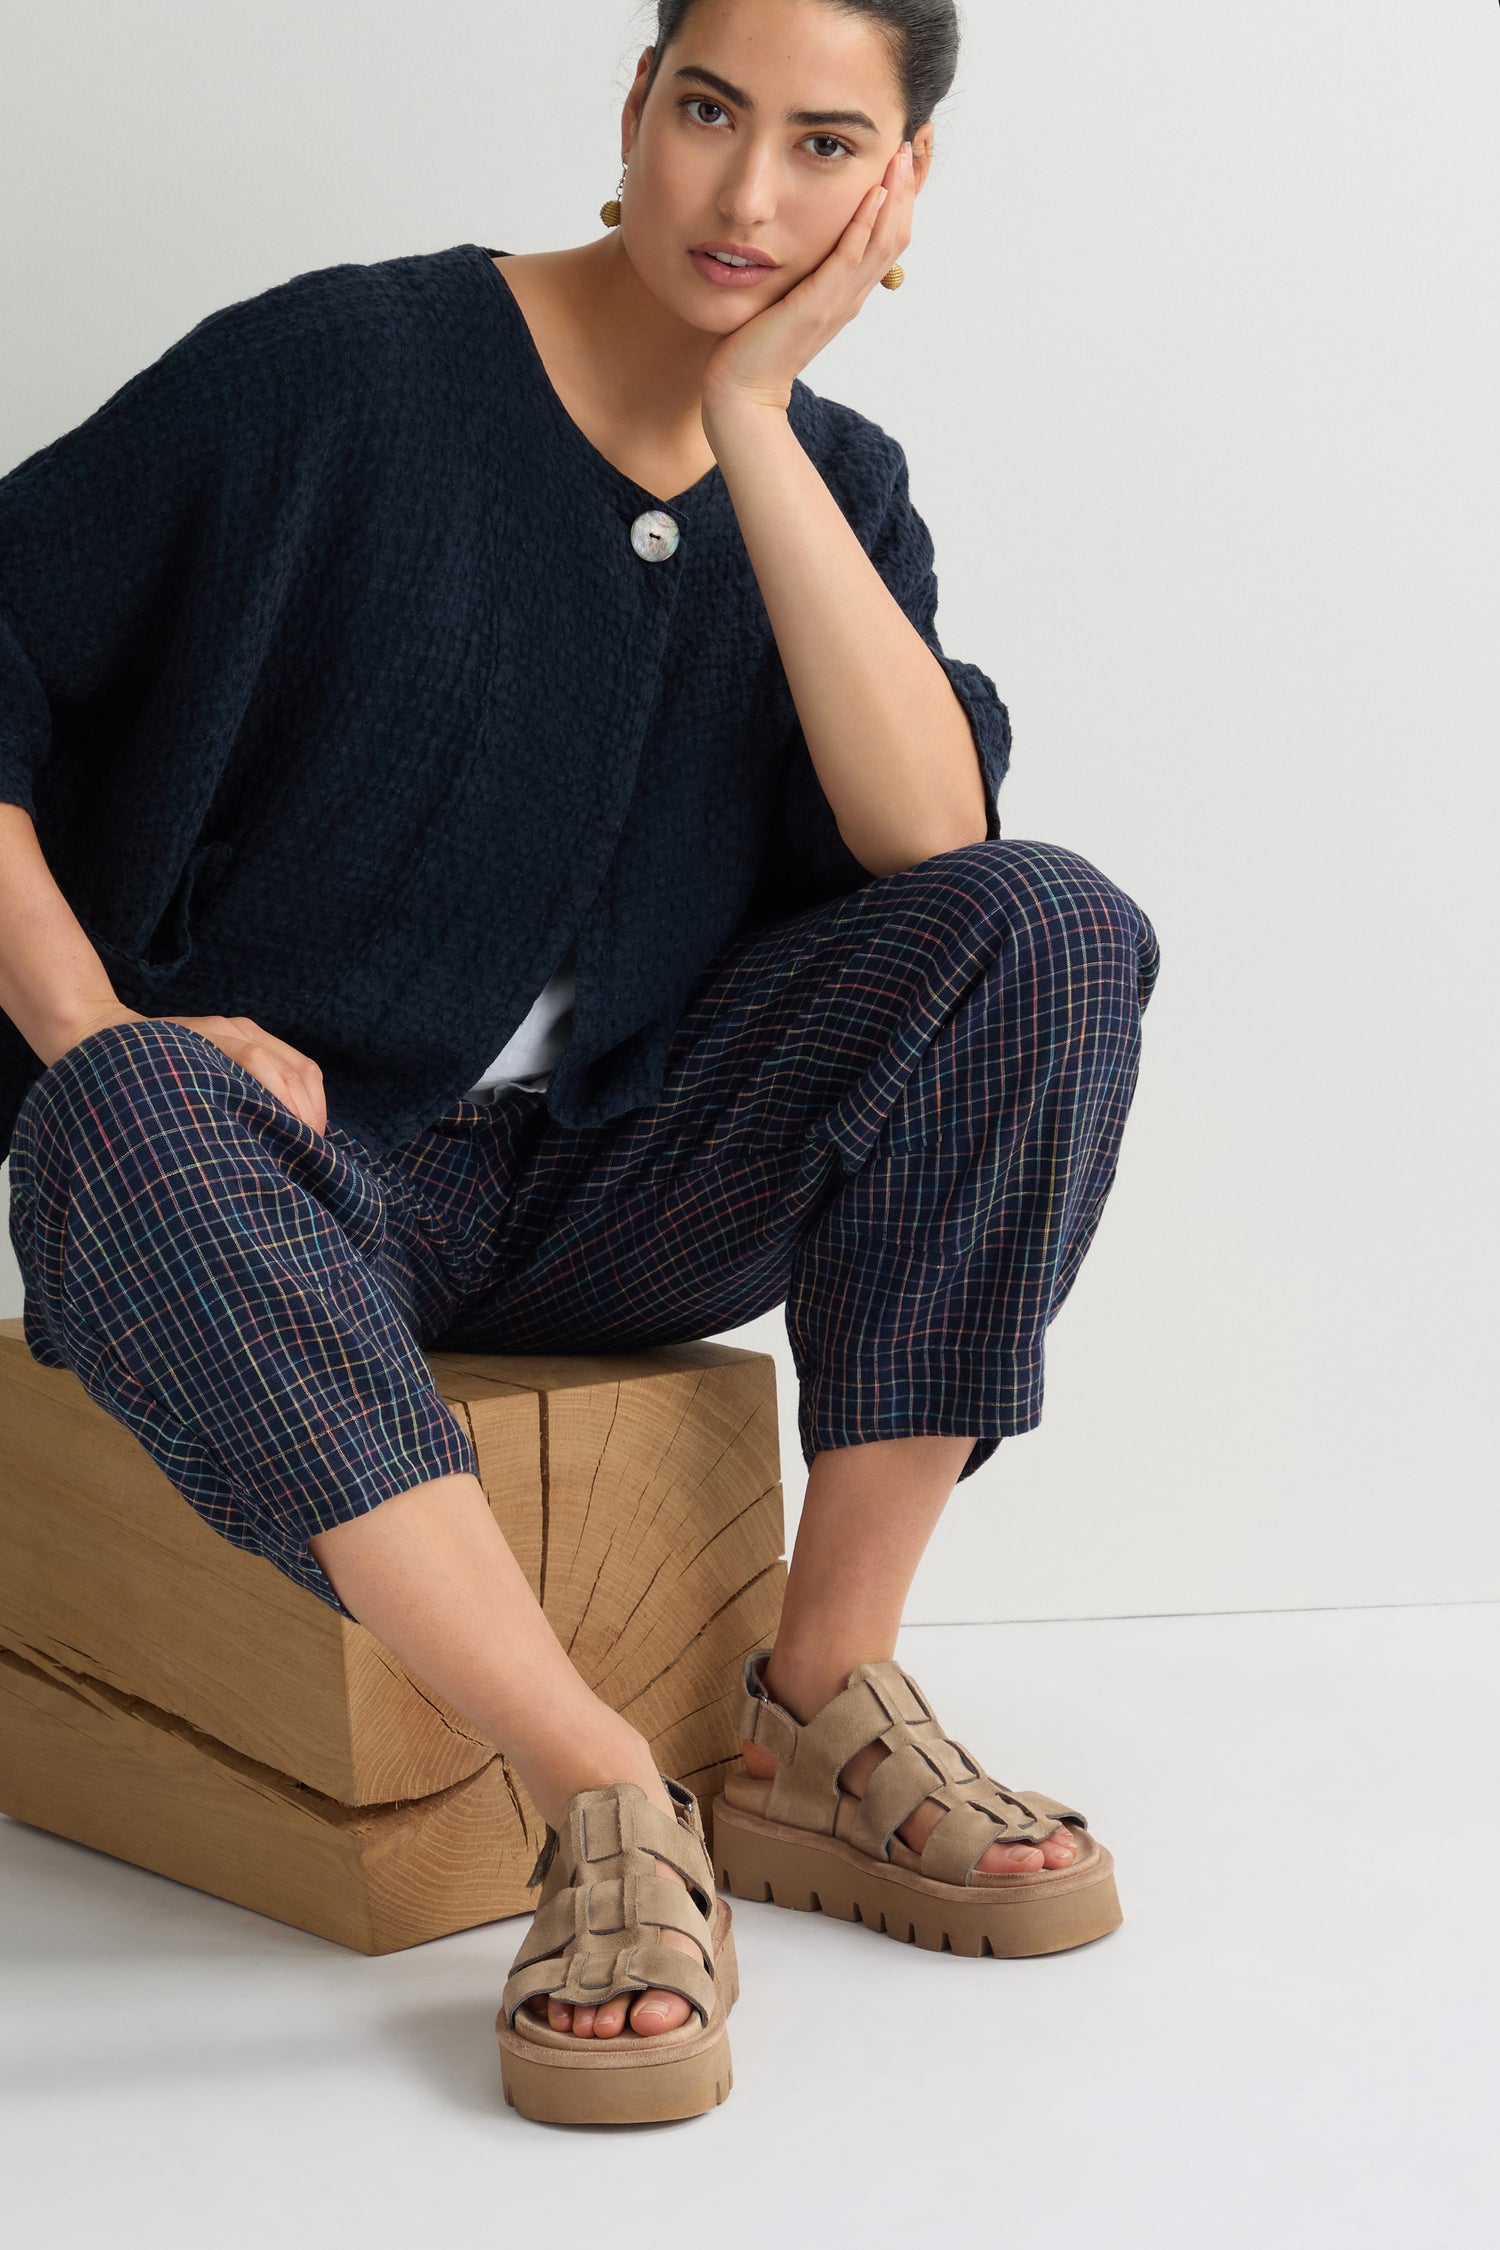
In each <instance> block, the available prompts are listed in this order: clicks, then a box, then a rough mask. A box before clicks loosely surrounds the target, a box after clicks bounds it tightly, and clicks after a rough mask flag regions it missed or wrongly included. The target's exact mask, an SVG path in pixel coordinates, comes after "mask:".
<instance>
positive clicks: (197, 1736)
mask: <svg viewBox="0 0 1500 2250" xmlns="http://www.w3.org/2000/svg"><path fill="white" fill-rule="evenodd" d="M7 1668H8V1669H10V1670H12V1671H16V1672H21V1673H24V1674H27V1675H29V1676H30V1677H31V1678H32V1679H35V1680H41V1681H43V1682H44V1683H45V1684H46V1685H47V1686H49V1687H53V1688H56V1689H58V1690H60V1691H61V1692H63V1693H64V1694H67V1695H71V1696H73V1697H75V1698H76V1699H77V1701H78V1702H80V1703H82V1704H83V1705H85V1707H86V1708H89V1709H92V1710H96V1711H101V1712H113V1713H114V1714H115V1715H116V1716H117V1717H119V1718H124V1719H135V1720H138V1721H139V1722H140V1723H141V1724H142V1725H145V1726H149V1727H152V1728H154V1729H155V1730H156V1731H157V1733H159V1734H170V1735H175V1736H176V1737H177V1739H178V1740H179V1741H180V1742H183V1743H185V1744H187V1745H188V1746H189V1747H190V1748H191V1749H194V1750H196V1751H197V1752H198V1753H199V1754H200V1755H201V1756H203V1757H206V1758H209V1759H211V1760H212V1762H213V1763H214V1764H215V1765H216V1766H218V1767H219V1768H220V1769H221V1771H223V1772H224V1773H226V1774H227V1775H229V1776H230V1777H231V1778H233V1779H234V1780H236V1781H238V1782H239V1783H241V1784H242V1786H244V1787H245V1788H247V1789H249V1790H251V1791H252V1792H253V1793H254V1794H256V1795H258V1796H262V1797H265V1798H268V1799H269V1800H271V1801H272V1802H274V1803H276V1804H280V1805H289V1806H291V1807H293V1808H294V1809H296V1810H298V1811H302V1812H305V1813H307V1814H309V1815H311V1816H313V1817H315V1818H316V1819H318V1820H320V1821H323V1822H325V1823H331V1824H332V1825H334V1826H335V1827H340V1828H361V1827H366V1828H367V1827H370V1826H372V1825H375V1824H379V1823H382V1822H385V1821H387V1820H389V1819H391V1818H393V1817H394V1816H397V1815H402V1814H405V1813H406V1811H407V1809H408V1807H410V1806H412V1805H414V1804H420V1805H421V1806H422V1807H423V1808H424V1810H425V1809H426V1808H428V1807H431V1806H435V1805H438V1804H440V1803H441V1802H442V1800H443V1799H444V1798H445V1797H449V1796H452V1794H453V1793H454V1791H455V1790H460V1789H470V1788H472V1787H474V1786H475V1784H476V1783H478V1782H479V1780H480V1779H481V1777H482V1776H483V1775H484V1774H485V1773H487V1772H488V1763H487V1764H486V1765H483V1766H481V1767H479V1769H478V1771H477V1772H475V1773H472V1774H464V1775H463V1776H461V1778H460V1779H459V1780H457V1781H452V1782H449V1783H448V1784H447V1786H446V1787H445V1788H442V1789H434V1790H430V1791H424V1792H423V1793H422V1794H421V1795H420V1796H416V1797H391V1798H386V1799H383V1800H382V1801H381V1802H380V1803H379V1804H373V1805H346V1804H345V1803H344V1802H343V1800H342V1798H339V1797H330V1796H327V1795H325V1793H324V1792H323V1791H322V1790H321V1789H315V1788H314V1787H313V1786H312V1784H311V1783H310V1782H306V1781H298V1780H297V1779H296V1778H295V1776H294V1775H292V1774H287V1773H282V1772H281V1771H280V1769H279V1768H278V1767H276V1766H269V1765H267V1764H266V1763H265V1762H264V1761H263V1760H262V1759H259V1758H251V1757H249V1756H247V1755H246V1753H245V1752H244V1751H243V1750H236V1749H234V1748H233V1747H232V1746H231V1745H230V1744H229V1743H227V1742H221V1741H220V1740H219V1739H218V1737H217V1736H216V1735H211V1734H206V1733H205V1732H204V1730H203V1728H202V1727H197V1726H194V1724H193V1722H192V1720H191V1719H184V1718H182V1717H181V1716H180V1715H179V1714H178V1713H177V1712H175V1711H163V1710H162V1709H161V1708H160V1706H159V1705H157V1704H155V1703H151V1702H148V1701H147V1699H146V1697H145V1696H143V1695H127V1694H126V1692H125V1691H124V1689H123V1688H117V1687H112V1686H111V1685H110V1683H109V1681H108V1680H100V1679H96V1678H95V1677H94V1676H93V1674H92V1673H89V1672H74V1673H70V1672H69V1669H68V1667H67V1666H66V1665H64V1664H62V1663H61V1662H59V1661H58V1660H57V1659H56V1658H53V1657H46V1656H44V1655H43V1652H42V1651H41V1650H40V1649H32V1650H31V1653H30V1655H29V1656H28V1655H25V1654H23V1653H22V1651H21V1650H20V1649H17V1648H12V1647H7V1646H5V1645H3V1644H0V1671H3V1670H5V1669H7ZM59 1723H62V1722H61V1721H60V1722H59ZM497 1755H498V1753H497ZM490 1762H491V1763H492V1762H493V1761H490ZM524 1825H525V1824H524V1822H523V1823H522V1826H523V1831H524Z"/></svg>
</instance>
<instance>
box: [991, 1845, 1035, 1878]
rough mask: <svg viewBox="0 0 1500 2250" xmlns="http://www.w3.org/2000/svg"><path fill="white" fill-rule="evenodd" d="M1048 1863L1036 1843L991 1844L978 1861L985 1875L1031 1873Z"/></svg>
mask: <svg viewBox="0 0 1500 2250" xmlns="http://www.w3.org/2000/svg"><path fill="white" fill-rule="evenodd" d="M1046 1864H1047V1863H1046V1861H1045V1859H1044V1858H1043V1856H1042V1853H1041V1850H1040V1848H1039V1847H1038V1846H1037V1845H1036V1844H991V1845H990V1847H989V1850H988V1851H986V1852H985V1853H983V1854H982V1855H981V1857H980V1859H979V1861H978V1867H979V1871H980V1873H981V1874H984V1875H1031V1874H1034V1873H1035V1872H1036V1870H1037V1869H1038V1868H1039V1867H1045V1866H1046Z"/></svg>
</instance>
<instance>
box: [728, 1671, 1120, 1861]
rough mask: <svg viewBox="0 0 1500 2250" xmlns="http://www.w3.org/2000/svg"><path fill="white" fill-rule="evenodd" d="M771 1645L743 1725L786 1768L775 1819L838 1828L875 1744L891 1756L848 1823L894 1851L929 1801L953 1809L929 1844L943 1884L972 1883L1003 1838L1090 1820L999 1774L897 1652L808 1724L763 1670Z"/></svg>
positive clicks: (772, 1812)
mask: <svg viewBox="0 0 1500 2250" xmlns="http://www.w3.org/2000/svg"><path fill="white" fill-rule="evenodd" d="M770 1653H771V1652H770V1650H769V1649H764V1648H762V1649H755V1650H753V1651H752V1652H751V1654H750V1655H749V1656H747V1657H746V1659H745V1664H744V1671H743V1674H742V1680H741V1687H742V1693H741V1697H740V1713H739V1725H740V1731H741V1733H742V1735H743V1736H744V1737H745V1739H746V1740H747V1741H749V1742H764V1743H765V1744H767V1746H768V1747H769V1748H770V1749H771V1750H773V1751H774V1752H775V1755H776V1761H777V1766H776V1775H775V1779H774V1780H773V1782H772V1784H771V1789H770V1793H769V1795H768V1797H767V1801H766V1817H767V1819H769V1820H781V1821H785V1822H786V1823H787V1824H788V1826H790V1827H793V1828H807V1829H811V1830H813V1831H814V1833H816V1834H818V1835H822V1836H832V1835H834V1834H836V1833H838V1828H837V1823H838V1816H839V1809H840V1806H841V1805H844V1804H846V1803H847V1802H848V1798H847V1796H846V1795H845V1794H844V1793H842V1792H841V1791H840V1789H839V1775H840V1773H841V1772H842V1771H843V1769H844V1767H845V1766H846V1765H847V1764H848V1762H849V1760H850V1759H851V1758H852V1757H853V1756H854V1755H855V1753H856V1752H857V1751H859V1750H863V1749H864V1748H865V1747H866V1746H867V1744H869V1743H871V1742H881V1743H884V1745H885V1747H886V1749H887V1750H888V1751H889V1753H890V1755H889V1756H888V1757H886V1758H883V1759H882V1760H881V1762H880V1764H879V1765H878V1766H877V1767H876V1768H875V1771H874V1772H873V1773H872V1774H871V1776H870V1778H869V1780H868V1781H867V1782H866V1784H865V1788H864V1793H863V1795H862V1796H861V1797H860V1798H859V1800H858V1803H857V1809H856V1811H855V1814H854V1817H853V1820H852V1823H851V1824H849V1825H848V1826H847V1828H846V1830H845V1834H846V1838H847V1841H848V1842H849V1843H851V1844H853V1845H854V1847H855V1849H856V1850H857V1851H862V1852H868V1853H869V1854H870V1855H871V1857H872V1858H875V1859H887V1860H888V1859H889V1857H890V1841H891V1837H892V1836H893V1835H894V1834H895V1832H896V1830H897V1829H898V1828H900V1827H901V1826H902V1824H903V1823H904V1822H905V1821H907V1820H909V1819H910V1818H911V1815H912V1814H913V1813H914V1812H915V1811H916V1809H917V1807H918V1805H920V1804H922V1803H923V1802H924V1800H925V1799H926V1798H928V1797H934V1798H936V1800H937V1802H938V1803H939V1804H940V1805H941V1806H942V1807H943V1813H942V1817H941V1818H940V1819H939V1820H938V1822H937V1824H936V1826H935V1827H934V1828H933V1830H932V1833H931V1835H930V1836H929V1837H928V1838H927V1841H926V1843H925V1844H924V1845H923V1847H922V1873H923V1874H924V1875H927V1876H930V1877H932V1878H933V1879H934V1880H935V1881H937V1882H942V1883H966V1882H967V1881H968V1879H969V1876H970V1874H971V1873H972V1871H973V1868H974V1865H975V1862H976V1861H977V1860H979V1859H980V1858H981V1857H982V1856H983V1854H984V1853H985V1852H986V1851H988V1849H989V1847H990V1846H991V1845H992V1844H997V1843H998V1844H1039V1843H1041V1842H1042V1840H1043V1839H1044V1838H1045V1837H1047V1836H1050V1835H1051V1834H1052V1832H1053V1830H1054V1829H1055V1828H1057V1827H1058V1825H1059V1824H1060V1823H1061V1822H1064V1821H1066V1822H1067V1823H1069V1824H1070V1825H1071V1826H1074V1827H1078V1828H1085V1827H1086V1826H1087V1825H1088V1824H1087V1822H1086V1820H1085V1819H1084V1816H1083V1814H1082V1813H1080V1812H1077V1811H1076V1810H1075V1809H1074V1808H1073V1807H1072V1806H1071V1805H1063V1804H1060V1803H1059V1802H1058V1800H1057V1799H1056V1798H1055V1797H1044V1796H1042V1795H1041V1794H1040V1793H1038V1792H1037V1791H1034V1790H1033V1791H1029V1792H1027V1793H1026V1794H1025V1795H1023V1794H1022V1793H1021V1792H1020V1791H1019V1790H1015V1789H1009V1788H1007V1787H1005V1786H1004V1784H1002V1783H1000V1782H998V1781H994V1780H992V1779H991V1777H990V1776H989V1775H988V1774H987V1773H986V1772H985V1770H984V1768H983V1767H982V1766H981V1765H980V1763H979V1761H978V1760H977V1759H976V1758H975V1757H974V1756H973V1755H972V1753H971V1752H970V1751H969V1750H967V1749H966V1748H965V1746H964V1745H963V1743H961V1742H956V1741H955V1740H954V1739H953V1737H952V1736H951V1735H949V1734H947V1733H945V1732H944V1730H943V1728H942V1726H941V1725H940V1724H939V1722H938V1718H937V1715H936V1713H935V1712H934V1711H933V1708H932V1706H931V1704H930V1703H929V1702H928V1701H927V1698H926V1697H925V1696H924V1695H923V1693H922V1691H921V1689H920V1688H919V1687H918V1685H917V1683H916V1681H915V1680H914V1679H913V1678H912V1676H911V1674H910V1673H909V1672H906V1671H903V1669H902V1668H901V1666H900V1665H899V1664H898V1663H897V1662H896V1660H895V1658H894V1657H885V1658H882V1659H881V1661H880V1662H878V1663H874V1664H859V1665H856V1666H855V1668H854V1670H853V1671H852V1672H851V1673H850V1675H849V1684H848V1686H847V1687H846V1688H844V1689H843V1691H842V1693H840V1694H838V1695H836V1696H834V1697H833V1698H832V1699H831V1701H829V1702H828V1703H825V1704H824V1706H823V1708H822V1710H821V1711H819V1712H818V1713H817V1714H816V1716H815V1717H814V1718H812V1719H810V1720H809V1721H808V1722H807V1724H806V1725H805V1726H804V1725H802V1724H801V1723H799V1721H798V1720H796V1719H794V1718H793V1717H792V1715H791V1713H790V1712H789V1711H786V1710H783V1708H782V1707H781V1705H780V1704H779V1703H773V1702H772V1701H771V1700H770V1698H769V1697H768V1696H767V1694H766V1692H765V1687H764V1684H763V1680H762V1674H763V1672H764V1670H765V1663H766V1659H767V1657H768V1656H769V1655H770Z"/></svg>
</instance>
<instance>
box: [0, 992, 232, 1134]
mask: <svg viewBox="0 0 1500 2250" xmlns="http://www.w3.org/2000/svg"><path fill="white" fill-rule="evenodd" d="M211 1045H212V1042H211V1041H205V1040H204V1039H203V1038H202V1037H201V1035H200V1034H198V1033H196V1032H192V1031H189V1030H188V1029H187V1027H186V1026H185V1025H184V1024H179V1023H171V1022H168V1021H166V1020H164V1019H162V1018H160V1017H154V1016H144V1017H142V1018H141V1019H140V1020H139V1021H131V1022H126V1023H110V1024H104V1025H101V1027H100V1029H99V1030H97V1031H91V1032H89V1033H88V1034H87V1035H86V1036H85V1037H84V1038H82V1039H79V1040H75V1042H74V1044H73V1045H72V1046H71V1047H68V1048H66V1049H65V1050H64V1052H63V1053H62V1054H60V1055H59V1056H58V1057H57V1060H56V1061H55V1062H53V1063H51V1064H50V1065H49V1066H48V1068H47V1069H46V1070H44V1071H43V1072H42V1074H41V1076H40V1077H39V1078H37V1079H34V1080H33V1082H32V1084H31V1085H30V1086H29V1087H28V1089H27V1092H26V1098H25V1101H24V1102H23V1103H22V1106H21V1111H20V1113H19V1114H18V1116H17V1119H16V1130H17V1133H18V1135H20V1136H21V1137H22V1138H26V1139H29V1138H30V1136H31V1135H32V1134H36V1135H38V1137H39V1138H41V1139H44V1140H46V1141H49V1142H52V1143H54V1144H55V1143H56V1142H57V1141H58V1140H59V1139H61V1140H63V1141H65V1142H70V1141H73V1140H75V1139H77V1138H78V1137H79V1136H80V1135H82V1136H83V1137H84V1138H85V1139H87V1138H88V1137H89V1128H90V1127H93V1128H95V1130H97V1128H98V1127H99V1126H100V1125H101V1124H104V1123H105V1122H106V1121H107V1120H108V1118H109V1116H110V1115H111V1113H115V1112H119V1111H121V1110H125V1111H128V1112H130V1113H131V1114H132V1115H134V1116H137V1117H139V1116H140V1115H142V1114H143V1113H145V1112H149V1113H150V1114H152V1115H158V1114H161V1113H162V1112H163V1111H164V1110H165V1109H167V1108H169V1107H170V1106H171V1105H172V1104H173V1103H174V1102H179V1101H181V1100H183V1099H185V1098H187V1097H189V1096H190V1094H191V1092H192V1089H193V1087H194V1085H195V1083H196V1081H197V1080H198V1079H200V1078H201V1076H202V1073H203V1066H204V1063H205V1061H206V1060H207V1059H208V1054H207V1050H208V1048H209V1047H211ZM225 1059H226V1058H224V1057H222V1056H221V1057H220V1060H221V1061H224V1060H225Z"/></svg>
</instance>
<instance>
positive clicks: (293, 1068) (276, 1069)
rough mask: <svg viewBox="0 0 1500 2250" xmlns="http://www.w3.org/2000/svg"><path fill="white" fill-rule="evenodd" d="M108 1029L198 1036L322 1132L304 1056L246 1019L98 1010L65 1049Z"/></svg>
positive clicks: (318, 1085) (323, 1112)
mask: <svg viewBox="0 0 1500 2250" xmlns="http://www.w3.org/2000/svg"><path fill="white" fill-rule="evenodd" d="M111 1023H180V1024H181V1025H182V1026H183V1027H184V1029H185V1030H188V1031H197V1032H201V1034H202V1035H203V1037H204V1038H205V1039H211V1040H212V1041H213V1043H214V1045H215V1046H216V1047H221V1048H222V1049H223V1050H224V1053H225V1054H226V1055H228V1056H229V1057H230V1059H231V1060H232V1061H234V1062H237V1063H238V1064H239V1066H240V1068H241V1069H242V1070H248V1071H249V1073H250V1075H251V1077H252V1078H258V1079H259V1080H260V1082H261V1084H262V1085H263V1086H266V1087H268V1088H269V1089H270V1091H271V1092H272V1093H273V1094H274V1095H275V1096H276V1097H277V1099H278V1101H283V1102H285V1104H286V1106H287V1108H288V1109H289V1110H291V1111H292V1112H293V1113H294V1115H296V1116H297V1117H300V1118H301V1120H302V1122H303V1124H304V1125H308V1126H311V1128H312V1130H313V1131H314V1132H315V1133H326V1132H327V1130H328V1104H327V1102H326V1101H325V1099H324V1096H323V1073H322V1071H321V1070H320V1069H319V1068H318V1065H317V1064H316V1063H315V1062H314V1061H313V1059H312V1057H311V1056H310V1055H304V1054H303V1053H302V1052H301V1050H300V1049H299V1048H296V1047H293V1046H289V1045H288V1043H287V1041H286V1040H285V1039H278V1038H277V1037H276V1035H275V1033H274V1032H270V1031H265V1030H263V1029H262V1027H261V1026H260V1025H259V1024H258V1023H256V1022H254V1021H253V1020H252V1018H251V1017H249V1016H144V1015H142V1014H141V1013H140V1011H139V1010H138V1009H135V1008H126V1007H121V1006H119V1005H118V1004H117V1005H116V1006H114V1007H113V1008H106V1009H100V1010H99V1011H98V1012H97V1014H95V1015H93V1016H90V1017H89V1018H88V1019H87V1020H86V1021H85V1022H84V1023H83V1024H82V1026H81V1028H75V1029H74V1031H73V1035H72V1038H71V1040H70V1041H69V1045H70V1046H76V1045H77V1043H78V1041H79V1040H80V1039H86V1038H87V1037H88V1036H89V1034H90V1032H94V1031H102V1030H103V1029H104V1027H105V1025H106V1024H111ZM52 1060H54V1061H55V1060H56V1057H55V1056H54V1057H53V1058H52Z"/></svg>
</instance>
